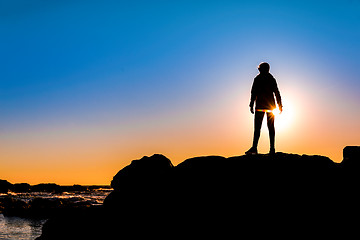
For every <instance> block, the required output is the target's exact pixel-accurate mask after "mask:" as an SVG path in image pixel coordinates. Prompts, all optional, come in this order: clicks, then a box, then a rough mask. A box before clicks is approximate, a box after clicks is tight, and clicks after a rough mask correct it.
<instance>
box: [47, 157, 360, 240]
mask: <svg viewBox="0 0 360 240" xmlns="http://www.w3.org/2000/svg"><path fill="white" fill-rule="evenodd" d="M348 166H349V165H347V164H344V163H342V164H336V163H334V162H333V161H331V160H330V159H329V158H327V157H323V156H308V155H296V154H285V153H276V154H275V155H260V154H259V155H255V156H238V157H230V158H224V157H221V156H208V157H196V158H191V159H187V160H185V161H184V162H182V163H180V164H179V165H177V166H175V167H174V166H173V165H172V164H171V161H170V160H169V159H167V158H166V157H165V156H162V155H158V154H157V155H153V156H151V157H143V158H142V159H140V160H134V161H132V162H131V164H130V165H129V166H126V167H124V168H123V169H121V170H120V171H119V172H118V173H117V174H116V175H115V176H114V178H113V180H112V182H111V185H112V187H113V188H114V190H113V191H112V192H111V193H110V194H109V195H108V197H107V198H106V199H105V201H104V207H103V208H99V209H97V210H96V213H94V212H93V210H86V209H83V212H76V211H75V212H68V213H67V215H64V214H61V216H60V217H57V218H51V219H50V220H49V221H48V222H47V223H46V224H45V225H44V228H43V235H42V237H41V238H40V239H41V240H46V239H52V240H53V239H64V238H67V239H77V238H79V237H80V236H81V237H82V238H84V239H101V238H102V239H110V238H114V239H120V238H123V237H124V236H126V237H128V238H133V239H140V238H153V237H154V238H157V239H169V238H172V237H174V236H176V237H177V238H189V237H190V238H210V237H218V238H225V239H226V238H230V237H231V238H232V237H234V236H239V237H243V236H249V234H251V235H252V236H253V235H254V233H256V236H259V234H260V237H272V236H289V235H288V234H294V233H297V234H298V233H301V234H302V235H303V236H304V237H305V236H315V235H317V234H319V235H321V236H324V234H325V235H327V234H328V236H334V231H336V229H335V228H333V227H332V226H333V224H334V221H335V220H339V221H340V220H341V221H343V223H347V220H348V221H352V219H353V218H349V217H347V216H346V214H347V213H350V212H353V210H354V209H356V208H357V205H358V202H359V200H360V199H359V197H358V194H357V191H354V189H358V188H359V186H360V182H359V181H358V180H357V179H350V178H348V177H347V176H348V175H349V171H352V172H359V170H360V167H359V166H357V165H354V166H355V167H352V168H351V170H350V169H349V168H348ZM355 193H356V194H355ZM334 203H336V204H334ZM90 216H92V217H90ZM90 219H91V221H90ZM319 223H321V226H325V227H319ZM337 224H339V223H338V222H337ZM95 226H96V227H95ZM329 226H330V227H329ZM339 226H341V224H339ZM90 230H91V234H88V233H89V231H90ZM353 230H354V231H357V226H356V228H354V229H353ZM349 231H350V232H351V229H350V230H349ZM84 233H85V235H81V234H84ZM102 233H105V234H106V236H101V234H102ZM258 233H259V234H258ZM261 233H264V234H263V235H261ZM71 236H74V238H71ZM84 236H86V237H84ZM99 236H100V237H99Z"/></svg>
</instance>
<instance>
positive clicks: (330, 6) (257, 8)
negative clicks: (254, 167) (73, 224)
mask: <svg viewBox="0 0 360 240" xmlns="http://www.w3.org/2000/svg"><path fill="white" fill-rule="evenodd" d="M359 11H360V2H359V1H355V0H348V1H79V0H73V1H36V0H34V1H20V0H11V1H10V0H9V1H8V0H4V1H1V3H0V43H1V44H0V114H1V117H0V138H1V141H2V142H8V141H9V139H16V138H18V136H21V133H22V132H27V133H28V134H29V135H36V134H37V132H39V131H48V130H49V129H58V128H61V129H62V130H64V131H66V129H68V131H70V130H69V129H76V128H83V127H84V126H88V127H89V129H92V130H94V129H97V128H98V129H99V128H100V129H102V128H103V127H104V125H108V126H111V127H110V128H117V124H118V125H121V126H123V128H124V129H125V128H128V127H133V128H141V129H146V128H151V129H156V130H159V131H161V126H159V124H160V125H161V124H164V123H165V125H166V124H170V123H171V122H174V127H179V126H178V125H177V123H178V122H176V121H182V120H183V121H188V122H191V121H195V122H196V121H198V122H204V121H207V119H208V118H209V116H212V115H213V114H214V115H217V114H223V112H221V110H220V109H222V108H226V106H225V105H226V104H228V103H229V102H232V103H231V104H234V106H235V105H236V106H238V109H237V110H239V112H241V111H243V113H241V114H240V115H236V114H235V115H236V116H240V117H242V116H243V115H242V114H244V115H245V114H248V112H247V111H248V109H247V106H248V99H249V97H250V95H249V91H250V88H251V83H252V79H253V77H254V76H255V75H256V74H257V70H256V66H257V65H258V64H259V63H260V62H261V61H268V62H269V63H270V64H271V66H272V69H271V71H272V73H273V74H274V75H275V77H276V78H277V79H278V83H279V86H280V90H283V92H284V95H285V96H286V95H289V94H293V93H295V92H296V96H297V100H296V101H297V102H304V106H305V105H306V106H313V109H311V110H312V111H310V112H312V114H314V119H315V118H317V117H318V118H320V117H321V116H320V113H319V112H320V111H321V112H324V113H326V114H324V118H326V119H328V118H329V117H330V116H331V114H332V113H333V111H334V109H336V111H337V113H336V115H337V116H338V117H337V118H336V120H334V121H335V122H341V121H342V122H344V121H345V120H347V121H348V123H350V124H353V125H354V124H355V131H360V130H359V125H356V123H355V122H356V121H355V116H360V112H359V110H357V108H358V102H359V100H360V97H359V94H358V93H359V92H360V91H359V90H360V83H359V82H360V81H359V77H358V74H357V73H356V71H357V69H359V68H360V66H359V61H358V56H359V55H360V45H359V42H360V15H359ZM293 95H294V94H293ZM239 96H240V97H239ZM234 101H238V102H236V103H234ZM284 101H285V109H286V98H285V99H284ZM212 109H213V110H212ZM212 111H214V112H212ZM349 112H351V113H352V116H353V117H352V116H346V114H347V113H349ZM316 114H318V115H316ZM195 116H196V117H195ZM246 117H247V118H251V116H250V117H249V116H248V115H246ZM139 119H142V120H139ZM179 119H180V120H179ZM139 121H140V122H139ZM159 122H160V123H159ZM188 122H187V123H186V124H191V123H188ZM136 124H137V125H136ZM180 125H181V124H180ZM195 125H196V124H195ZM118 127H119V126H118ZM248 128H249V129H251V126H249V127H248ZM329 128H336V129H339V131H340V124H339V125H336V126H335V125H330V126H329ZM92 130H89V131H92ZM210 130H211V127H209V129H207V130H206V131H210ZM84 131H86V130H84ZM107 131H109V132H111V130H107ZM204 131H205V130H204ZM250 132H251V131H250ZM1 133H2V134H1ZM79 134H80V133H79ZM121 137H123V138H126V137H128V136H127V135H126V134H125V135H122V136H119V138H121ZM42 141H46V138H45V137H44V138H43V139H42ZM344 142H346V141H344ZM349 142H353V140H351V141H349ZM242 144H243V145H244V148H245V147H247V145H246V144H247V143H246V144H245V143H243V142H242ZM245 145H246V146H245ZM339 145H340V144H339ZM305 149H306V147H305ZM338 151H341V146H339V150H338ZM220 153H222V152H220ZM321 153H324V154H326V151H325V150H324V151H322V152H321ZM194 154H196V153H195V152H194ZM0 157H1V156H0ZM4 158H5V157H4ZM9 159H10V158H9ZM7 161H10V160H7Z"/></svg>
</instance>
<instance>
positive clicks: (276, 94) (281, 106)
mask: <svg viewBox="0 0 360 240" xmlns="http://www.w3.org/2000/svg"><path fill="white" fill-rule="evenodd" d="M274 93H275V98H276V102H277V104H278V105H279V110H280V112H282V110H283V105H282V101H281V95H280V91H279V88H278V86H277V83H276V80H275V78H274Z"/></svg>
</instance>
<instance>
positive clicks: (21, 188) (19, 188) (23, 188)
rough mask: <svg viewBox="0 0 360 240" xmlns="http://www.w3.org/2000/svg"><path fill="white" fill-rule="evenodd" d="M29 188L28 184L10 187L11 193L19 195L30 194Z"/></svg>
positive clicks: (17, 184)
mask: <svg viewBox="0 0 360 240" xmlns="http://www.w3.org/2000/svg"><path fill="white" fill-rule="evenodd" d="M30 190H31V186H30V184H28V183H15V184H14V185H13V187H12V191H14V192H17V193H20V192H24V193H25V192H30Z"/></svg>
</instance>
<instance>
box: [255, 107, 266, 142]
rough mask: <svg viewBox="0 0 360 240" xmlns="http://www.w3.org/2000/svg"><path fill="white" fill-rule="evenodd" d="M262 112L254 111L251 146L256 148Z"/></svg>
mask: <svg viewBox="0 0 360 240" xmlns="http://www.w3.org/2000/svg"><path fill="white" fill-rule="evenodd" d="M264 114H265V113H264V112H258V111H256V112H255V117H254V139H253V148H257V146H258V143H259V138H260V130H261V124H262V121H263V118H264Z"/></svg>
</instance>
